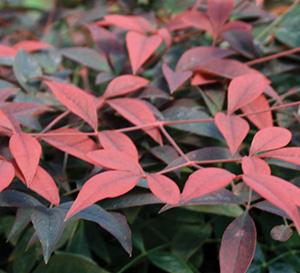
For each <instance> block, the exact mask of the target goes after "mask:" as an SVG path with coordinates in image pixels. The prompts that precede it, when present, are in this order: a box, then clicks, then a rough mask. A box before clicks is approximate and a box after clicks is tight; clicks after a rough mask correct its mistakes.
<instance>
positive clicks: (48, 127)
mask: <svg viewBox="0 0 300 273" xmlns="http://www.w3.org/2000/svg"><path fill="white" fill-rule="evenodd" d="M69 114H70V111H66V112H63V113H61V114H60V115H58V116H57V117H56V118H55V119H54V120H52V121H51V122H50V123H49V124H48V125H47V126H46V127H45V128H44V129H43V130H42V131H41V133H46V132H47V131H49V130H50V129H51V128H52V127H53V126H55V125H56V124H57V123H58V122H60V121H61V120H62V119H63V118H65V117H66V116H67V115H69Z"/></svg>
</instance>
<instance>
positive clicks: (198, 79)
mask: <svg viewBox="0 0 300 273" xmlns="http://www.w3.org/2000/svg"><path fill="white" fill-rule="evenodd" d="M216 81H217V80H216V79H214V78H212V77H207V76H205V75H204V74H203V73H199V72H197V73H195V74H194V76H193V78H192V79H191V85H194V86H195V85H205V84H211V83H215V82H216Z"/></svg>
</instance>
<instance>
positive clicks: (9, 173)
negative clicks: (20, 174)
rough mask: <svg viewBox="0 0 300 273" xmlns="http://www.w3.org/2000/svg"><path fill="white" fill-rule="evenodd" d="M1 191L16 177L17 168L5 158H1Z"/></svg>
mask: <svg viewBox="0 0 300 273" xmlns="http://www.w3.org/2000/svg"><path fill="white" fill-rule="evenodd" d="M0 173H1V179H0V192H1V191H3V190H4V189H6V188H7V187H8V186H9V185H10V183H11V182H12V180H13V179H14V177H15V169H14V167H13V165H12V164H11V163H10V162H8V161H7V160H5V159H4V158H0Z"/></svg>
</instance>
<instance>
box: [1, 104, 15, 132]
mask: <svg viewBox="0 0 300 273" xmlns="http://www.w3.org/2000/svg"><path fill="white" fill-rule="evenodd" d="M0 126H1V127H4V128H7V129H9V130H11V131H17V130H19V124H18V123H17V121H16V120H15V119H14V118H13V117H12V116H11V115H10V114H9V113H7V112H5V111H3V110H1V109H0Z"/></svg>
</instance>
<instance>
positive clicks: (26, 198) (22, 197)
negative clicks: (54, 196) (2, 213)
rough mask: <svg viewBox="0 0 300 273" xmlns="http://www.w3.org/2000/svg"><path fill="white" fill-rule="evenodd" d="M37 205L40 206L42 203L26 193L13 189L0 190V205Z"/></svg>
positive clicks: (29, 206) (30, 206) (25, 206)
mask: <svg viewBox="0 0 300 273" xmlns="http://www.w3.org/2000/svg"><path fill="white" fill-rule="evenodd" d="M37 206H42V204H41V203H40V202H39V201H38V200H37V199H35V198H33V197H32V196H30V195H28V194H26V193H23V192H19V191H15V190H5V191H3V192H0V207H18V208H33V207H37Z"/></svg>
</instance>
